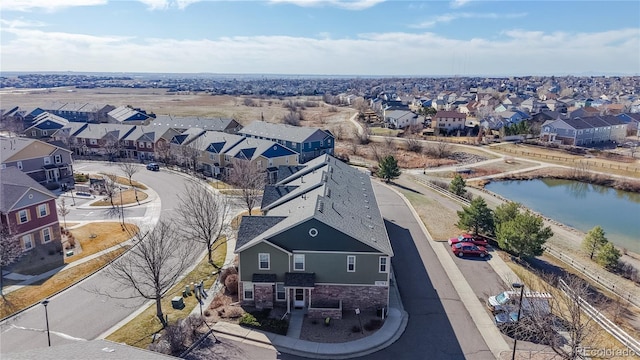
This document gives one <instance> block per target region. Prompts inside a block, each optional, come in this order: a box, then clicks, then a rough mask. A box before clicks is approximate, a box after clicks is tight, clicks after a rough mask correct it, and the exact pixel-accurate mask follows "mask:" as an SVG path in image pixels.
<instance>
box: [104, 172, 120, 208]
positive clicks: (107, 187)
mask: <svg viewBox="0 0 640 360" xmlns="http://www.w3.org/2000/svg"><path fill="white" fill-rule="evenodd" d="M103 179H104V191H105V194H106V195H107V197H108V198H109V201H111V208H113V209H115V208H116V205H115V204H114V203H113V198H114V197H115V196H116V195H117V194H118V190H119V189H120V187H119V186H118V182H117V179H118V177H117V176H116V175H114V174H105V175H104V176H103ZM121 205H122V204H121Z"/></svg>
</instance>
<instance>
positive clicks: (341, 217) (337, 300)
mask: <svg viewBox="0 0 640 360" xmlns="http://www.w3.org/2000/svg"><path fill="white" fill-rule="evenodd" d="M285 170H289V171H280V172H279V174H280V175H283V176H285V178H283V179H280V181H278V182H277V183H276V184H274V185H268V186H267V187H266V188H265V192H264V196H263V200H262V206H261V207H262V212H263V216H244V217H243V218H242V222H241V224H240V228H239V230H238V240H237V244H236V249H235V253H236V254H238V255H239V268H238V269H239V270H238V272H239V278H240V281H239V294H240V300H241V302H242V303H243V304H244V305H252V306H255V307H257V308H272V307H274V306H278V305H280V306H283V307H284V306H286V308H287V311H288V312H289V311H291V309H292V307H293V308H304V309H307V311H308V312H309V316H318V314H322V315H321V316H327V315H326V314H327V308H331V309H334V310H336V311H334V312H333V313H331V314H332V315H331V317H334V318H335V317H339V316H341V312H342V311H343V310H353V309H356V308H360V309H363V310H377V309H381V308H387V307H388V304H389V269H390V266H391V257H392V256H393V251H392V249H391V244H390V242H389V237H388V235H387V231H386V228H385V225H384V221H383V219H382V216H381V214H380V210H379V209H378V204H377V203H376V198H375V194H374V193H373V188H372V185H371V181H370V179H369V177H368V175H367V174H365V173H363V172H361V171H359V170H357V169H354V168H352V167H350V166H349V165H347V164H345V163H343V162H341V161H339V160H337V159H335V158H333V157H331V156H328V155H323V156H320V157H318V158H316V159H313V160H311V161H309V162H307V163H306V164H305V166H292V167H287V169H285ZM323 309H324V310H323Z"/></svg>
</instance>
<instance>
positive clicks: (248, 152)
mask: <svg viewBox="0 0 640 360" xmlns="http://www.w3.org/2000/svg"><path fill="white" fill-rule="evenodd" d="M225 152H226V153H227V155H229V156H231V157H235V158H241V159H247V160H253V159H256V158H257V157H258V156H264V157H265V158H267V159H269V158H276V157H280V156H288V155H296V154H297V152H295V151H293V150H291V149H289V148H287V147H284V146H282V145H280V144H278V143H275V142H273V141H270V140H262V139H255V138H245V137H243V138H242V140H240V141H239V142H237V143H236V144H235V145H234V146H233V147H232V148H230V149H227V150H226V151H225Z"/></svg>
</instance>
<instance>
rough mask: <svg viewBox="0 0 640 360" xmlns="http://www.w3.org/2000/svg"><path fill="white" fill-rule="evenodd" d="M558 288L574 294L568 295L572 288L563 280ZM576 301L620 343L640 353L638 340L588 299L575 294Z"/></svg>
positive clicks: (566, 293) (560, 280)
mask: <svg viewBox="0 0 640 360" xmlns="http://www.w3.org/2000/svg"><path fill="white" fill-rule="evenodd" d="M559 283H560V290H562V292H564V293H565V295H567V296H570V297H571V298H574V297H575V296H571V295H569V294H570V293H573V290H572V289H571V288H570V287H569V286H568V285H567V283H565V282H564V280H562V279H559ZM577 298H578V302H579V304H580V308H581V309H582V311H584V312H585V313H586V314H587V315H588V316H589V317H590V318H591V319H593V320H594V321H595V322H597V323H598V324H599V325H600V326H602V328H603V329H604V330H605V331H606V332H608V333H609V334H611V336H613V337H615V338H616V339H617V340H618V341H620V342H621V343H622V345H624V346H626V347H628V348H629V349H631V350H633V351H634V352H635V353H636V354H640V341H638V340H636V339H635V338H633V337H632V336H631V335H629V334H627V332H626V331H624V330H622V329H621V328H620V327H619V326H618V325H616V324H614V323H613V321H611V320H609V319H608V318H607V317H606V316H605V315H604V314H602V313H601V312H600V311H598V309H596V308H594V307H593V306H591V304H589V302H588V301H586V300H585V299H583V298H582V297H580V296H577Z"/></svg>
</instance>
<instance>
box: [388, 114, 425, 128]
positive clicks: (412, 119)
mask: <svg viewBox="0 0 640 360" xmlns="http://www.w3.org/2000/svg"><path fill="white" fill-rule="evenodd" d="M384 123H385V125H386V126H387V127H389V128H391V129H404V128H407V127H409V126H413V125H418V124H422V121H420V120H419V119H418V114H416V113H414V112H412V111H407V110H390V111H389V110H385V112H384Z"/></svg>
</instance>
